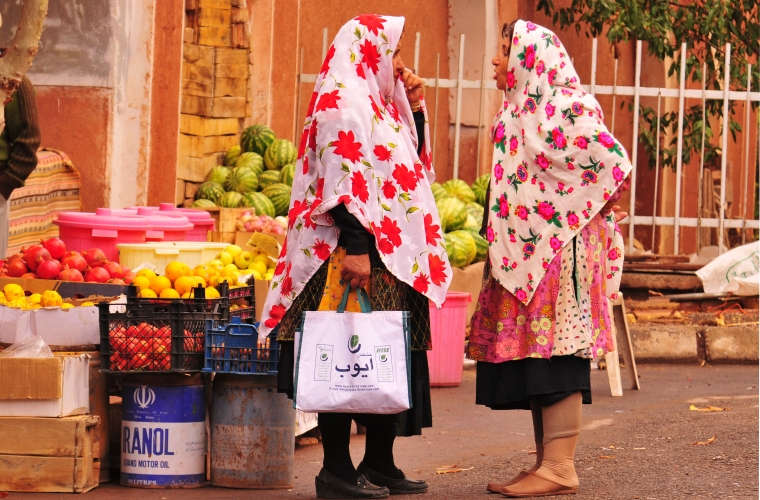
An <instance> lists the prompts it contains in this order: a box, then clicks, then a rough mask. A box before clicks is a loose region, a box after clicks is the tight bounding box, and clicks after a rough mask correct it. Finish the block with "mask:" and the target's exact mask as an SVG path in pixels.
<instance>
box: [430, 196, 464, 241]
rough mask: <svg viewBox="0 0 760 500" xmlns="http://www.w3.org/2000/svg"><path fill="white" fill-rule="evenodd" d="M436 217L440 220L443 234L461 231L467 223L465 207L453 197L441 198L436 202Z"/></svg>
mask: <svg viewBox="0 0 760 500" xmlns="http://www.w3.org/2000/svg"><path fill="white" fill-rule="evenodd" d="M436 206H437V207H438V216H439V217H440V219H441V226H442V227H441V229H442V230H443V232H445V233H448V232H449V231H456V230H457V229H462V226H464V223H465V222H466V221H467V207H466V206H465V204H464V203H462V202H461V201H459V199H457V198H454V197H449V198H443V199H441V200H439V201H437V202H436Z"/></svg>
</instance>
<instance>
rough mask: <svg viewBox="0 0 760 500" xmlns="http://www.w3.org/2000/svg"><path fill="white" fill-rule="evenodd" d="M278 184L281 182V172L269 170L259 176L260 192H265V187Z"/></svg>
mask: <svg viewBox="0 0 760 500" xmlns="http://www.w3.org/2000/svg"><path fill="white" fill-rule="evenodd" d="M278 182H280V171H279V170H267V171H266V172H264V173H263V174H261V175H259V191H263V190H264V188H265V187H267V186H271V185H272V184H277V183H278Z"/></svg>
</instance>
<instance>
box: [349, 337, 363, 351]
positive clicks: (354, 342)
mask: <svg viewBox="0 0 760 500" xmlns="http://www.w3.org/2000/svg"><path fill="white" fill-rule="evenodd" d="M361 348H362V345H361V344H360V343H359V336H358V335H351V337H350V338H349V339H348V351H349V352H350V353H351V354H354V353H356V352H359V349H361Z"/></svg>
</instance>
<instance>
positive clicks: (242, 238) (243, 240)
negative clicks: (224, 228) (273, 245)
mask: <svg viewBox="0 0 760 500" xmlns="http://www.w3.org/2000/svg"><path fill="white" fill-rule="evenodd" d="M252 234H254V233H246V232H243V231H238V232H236V233H235V244H236V245H237V246H239V247H241V248H244V249H247V250H252V248H251V247H249V246H248V241H249V240H250V239H251V235H252ZM264 234H266V235H267V236H271V237H272V238H274V239H275V240H277V243H279V244H280V247H282V245H283V244H284V243H285V235H284V234H269V233H264Z"/></svg>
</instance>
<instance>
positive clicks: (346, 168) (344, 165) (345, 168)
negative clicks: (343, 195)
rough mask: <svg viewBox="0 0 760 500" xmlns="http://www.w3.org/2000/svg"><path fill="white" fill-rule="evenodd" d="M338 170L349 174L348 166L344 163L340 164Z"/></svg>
mask: <svg viewBox="0 0 760 500" xmlns="http://www.w3.org/2000/svg"><path fill="white" fill-rule="evenodd" d="M340 169H341V170H343V171H344V172H348V173H350V172H351V168H350V167H349V166H348V165H346V164H345V163H341V164H340Z"/></svg>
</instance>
